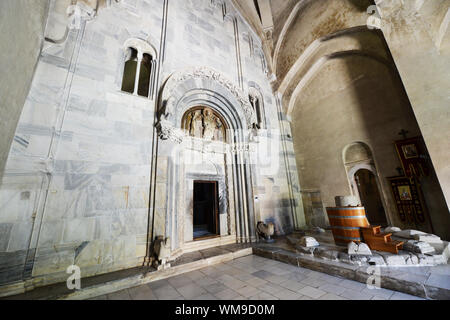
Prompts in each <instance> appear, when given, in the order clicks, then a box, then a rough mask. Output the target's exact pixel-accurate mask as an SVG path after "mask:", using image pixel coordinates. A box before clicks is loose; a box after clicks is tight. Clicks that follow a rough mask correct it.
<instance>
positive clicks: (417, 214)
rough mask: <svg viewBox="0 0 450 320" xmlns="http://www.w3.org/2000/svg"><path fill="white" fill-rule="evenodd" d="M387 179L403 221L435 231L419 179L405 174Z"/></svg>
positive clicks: (417, 227)
mask: <svg viewBox="0 0 450 320" xmlns="http://www.w3.org/2000/svg"><path fill="white" fill-rule="evenodd" d="M387 180H388V181H389V185H390V186H391V192H392V196H393V198H394V201H395V205H396V208H397V212H398V215H399V218H400V220H401V222H402V223H404V224H405V225H406V226H408V227H414V228H416V229H419V228H420V229H424V228H426V229H429V231H430V232H432V233H433V232H434V231H433V227H432V225H431V220H430V217H429V214H428V211H427V208H426V204H425V201H424V198H423V194H422V190H421V187H420V183H419V182H418V180H417V179H416V178H408V177H405V176H396V177H389V178H387Z"/></svg>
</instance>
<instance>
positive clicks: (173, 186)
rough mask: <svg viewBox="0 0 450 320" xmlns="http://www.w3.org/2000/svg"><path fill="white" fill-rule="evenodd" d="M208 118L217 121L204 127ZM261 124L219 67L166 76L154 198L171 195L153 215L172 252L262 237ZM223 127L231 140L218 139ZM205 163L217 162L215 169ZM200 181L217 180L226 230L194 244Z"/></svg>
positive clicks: (157, 230)
mask: <svg viewBox="0 0 450 320" xmlns="http://www.w3.org/2000/svg"><path fill="white" fill-rule="evenodd" d="M194 117H197V119H195V121H197V124H194V125H193V121H194ZM205 119H206V124H207V123H208V122H209V125H211V126H208V125H206V126H205ZM208 119H209V120H212V121H209V120H208ZM254 123H256V116H255V114H254V110H253V108H252V107H251V105H250V103H249V101H248V97H246V96H245V95H244V93H243V92H242V91H241V90H240V88H238V87H237V86H236V85H234V83H233V82H231V81H230V80H228V79H227V78H226V77H225V76H224V75H223V74H221V73H220V72H218V71H215V70H213V69H210V68H206V67H199V68H198V67H197V68H188V69H185V70H181V71H179V72H175V73H174V74H172V75H171V76H170V77H169V78H168V79H167V80H166V81H165V83H164V86H163V88H162V90H161V94H160V101H159V103H158V123H157V126H156V128H157V131H158V132H157V133H158V136H159V139H158V154H157V166H158V168H157V169H156V171H155V172H157V174H156V181H157V184H158V186H159V187H158V194H155V197H158V198H160V199H164V200H162V201H161V203H163V205H160V207H159V208H158V209H157V210H155V214H154V215H153V219H154V222H153V224H152V225H153V226H154V229H153V231H152V233H153V234H154V235H164V237H170V238H171V249H172V252H171V256H172V257H176V256H178V255H180V254H182V253H183V252H190V250H194V249H195V250H198V248H199V246H200V247H201V248H207V247H211V246H216V245H218V243H219V242H220V243H235V242H253V241H255V240H256V233H255V226H256V224H255V214H254V208H253V205H254V204H253V192H252V185H251V176H252V166H251V165H250V150H249V143H250V135H251V132H252V130H251V129H252V128H253V124H254ZM219 127H221V130H223V131H222V133H223V132H225V133H226V134H225V136H224V137H223V138H224V141H222V140H221V139H220V134H218V136H217V138H218V139H216V140H215V138H216V133H218V132H216V130H218V128H219ZM226 129H228V130H226ZM208 131H209V132H208ZM205 133H206V137H205ZM211 133H213V134H212V135H211ZM224 142H226V143H224ZM205 163H212V164H213V165H214V166H216V168H217V170H216V171H215V172H216V173H215V172H214V171H213V170H211V168H212V167H211V165H210V164H208V165H204V164H205ZM199 182H215V183H217V186H218V197H219V201H218V203H219V204H218V207H219V219H218V221H219V231H220V232H219V236H220V238H217V239H216V238H214V239H207V240H202V241H200V242H198V241H193V232H192V230H193V229H192V228H193V224H192V221H191V220H192V217H194V210H193V204H194V202H195V199H194V197H193V194H194V193H193V192H194V190H195V185H196V183H199ZM216 235H217V234H216Z"/></svg>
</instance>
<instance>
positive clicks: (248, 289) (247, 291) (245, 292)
mask: <svg viewBox="0 0 450 320" xmlns="http://www.w3.org/2000/svg"><path fill="white" fill-rule="evenodd" d="M236 292H237V293H239V294H240V295H241V296H243V297H245V298H249V297H251V296H254V295H256V294H257V293H259V292H261V290H258V289H256V288H255V287H252V286H245V287H242V288H239V289H237V290H236Z"/></svg>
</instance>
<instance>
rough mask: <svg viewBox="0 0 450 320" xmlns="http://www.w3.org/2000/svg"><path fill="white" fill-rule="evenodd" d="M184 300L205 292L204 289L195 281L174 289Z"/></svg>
mask: <svg viewBox="0 0 450 320" xmlns="http://www.w3.org/2000/svg"><path fill="white" fill-rule="evenodd" d="M176 290H177V291H178V292H179V293H180V294H181V295H182V296H183V297H184V298H185V299H186V300H191V299H194V298H196V297H199V296H202V295H204V294H206V293H207V291H206V290H205V289H203V288H202V287H200V286H198V285H196V284H195V283H191V284H188V285H186V286H184V287H181V288H177V289H176Z"/></svg>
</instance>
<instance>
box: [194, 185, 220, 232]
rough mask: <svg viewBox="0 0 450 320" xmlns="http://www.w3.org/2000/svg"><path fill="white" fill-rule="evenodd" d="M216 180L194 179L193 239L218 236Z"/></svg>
mask: <svg viewBox="0 0 450 320" xmlns="http://www.w3.org/2000/svg"><path fill="white" fill-rule="evenodd" d="M218 199H219V194H218V188H217V181H194V240H199V239H205V238H213V237H218V236H219V209H218Z"/></svg>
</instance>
